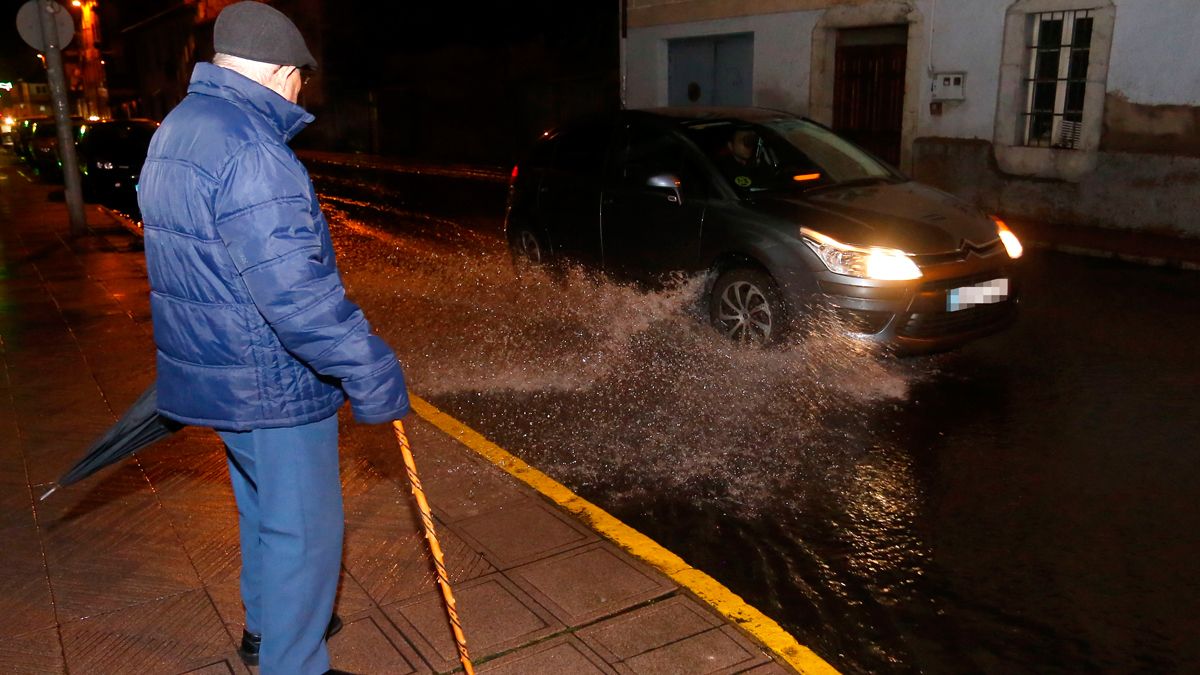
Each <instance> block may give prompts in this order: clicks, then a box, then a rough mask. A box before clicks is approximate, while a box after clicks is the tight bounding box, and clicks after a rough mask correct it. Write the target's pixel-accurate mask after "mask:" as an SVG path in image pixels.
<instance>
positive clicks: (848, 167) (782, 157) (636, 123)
mask: <svg viewBox="0 0 1200 675" xmlns="http://www.w3.org/2000/svg"><path fill="white" fill-rule="evenodd" d="M505 229H506V233H507V237H508V241H509V245H510V246H511V248H512V249H513V251H514V254H516V255H520V256H524V257H527V258H530V259H532V260H535V261H539V262H549V261H553V260H562V259H565V260H572V261H577V262H580V263H583V264H585V265H589V266H594V267H596V268H599V269H602V270H605V271H606V272H608V273H610V274H612V275H615V276H617V277H619V278H623V279H632V280H637V281H642V282H648V283H654V282H655V281H656V280H658V279H661V278H663V276H664V275H668V274H670V273H673V272H678V271H682V272H687V273H696V272H707V273H708V274H709V279H710V283H711V286H710V288H711V291H710V294H709V297H708V305H709V313H710V317H711V320H712V323H713V325H714V326H715V327H716V328H717V329H718V330H720V331H721V332H722V333H724V334H726V335H728V336H730V337H732V338H735V339H738V340H743V341H753V342H772V341H775V340H777V339H779V338H780V337H781V336H782V335H783V334H785V333H786V332H787V330H788V328H789V327H791V326H793V325H795V322H796V319H798V318H799V317H800V316H801V315H802V314H804V313H806V312H811V311H813V310H814V309H816V308H818V307H822V306H824V307H830V308H832V309H833V310H835V312H836V313H837V314H838V315H839V316H840V317H841V319H842V320H843V321H844V322H845V323H846V324H847V326H848V327H849V330H850V331H851V332H852V333H854V334H856V335H858V336H860V337H863V338H867V339H871V340H877V341H880V342H884V343H886V344H888V345H890V346H892V347H894V348H896V349H898V350H899V351H904V352H918V351H933V350H938V349H945V348H949V347H952V346H954V345H957V344H961V343H963V342H966V341H968V340H971V339H973V338H976V337H980V336H983V335H986V334H989V333H992V332H995V331H997V330H999V329H1001V328H1003V327H1004V326H1005V325H1006V324H1007V323H1009V322H1010V321H1011V319H1012V318H1013V316H1014V312H1015V308H1016V293H1015V291H1016V289H1015V286H1014V283H1013V278H1012V269H1011V268H1012V261H1013V259H1014V258H1017V257H1019V256H1020V255H1021V248H1020V243H1019V242H1018V241H1017V239H1016V237H1015V236H1013V235H1012V233H1011V232H1010V231H1009V230H1008V228H1007V227H1005V225H1004V224H1003V223H1002V222H1001V221H999V220H998V219H995V218H989V217H988V216H986V215H984V214H983V213H982V212H980V211H979V210H978V209H976V208H975V207H973V206H970V205H969V204H967V203H965V202H963V201H961V200H959V199H957V198H955V197H953V196H951V195H948V194H946V193H943V192H940V191H938V190H935V189H933V188H930V187H927V186H925V185H921V184H920V183H917V182H915V181H912V180H910V179H908V178H906V177H905V176H903V175H902V174H900V173H899V172H898V171H897V170H895V169H893V168H892V167H890V166H888V165H887V164H885V163H884V162H883V161H881V160H879V159H877V158H875V157H874V156H872V155H870V154H869V153H867V152H866V151H864V150H862V149H861V148H859V147H857V146H855V145H854V144H852V143H850V142H849V141H846V140H845V139H843V138H841V137H839V136H838V135H837V134H835V133H833V132H832V131H831V130H829V129H828V128H826V127H824V126H822V125H820V124H817V123H816V122H813V121H810V120H807V119H802V118H798V117H795V116H792V115H790V114H787V113H782V112H777V111H771V110H761V109H703V108H686V109H657V110H642V111H637V110H629V111H622V112H620V113H617V114H615V115H613V116H609V117H604V118H599V119H592V120H589V121H585V122H582V123H579V124H576V125H571V126H568V127H564V128H563V129H561V130H557V131H553V132H548V133H547V134H546V135H545V136H544V137H543V138H542V139H541V140H540V141H539V142H538V143H537V144H535V146H534V148H533V149H532V151H531V152H530V153H529V155H528V157H527V158H526V159H525V160H523V161H522V162H520V163H519V164H518V165H517V166H516V167H514V168H513V173H512V180H511V183H510V188H509V198H508V208H507V214H506V219H505Z"/></svg>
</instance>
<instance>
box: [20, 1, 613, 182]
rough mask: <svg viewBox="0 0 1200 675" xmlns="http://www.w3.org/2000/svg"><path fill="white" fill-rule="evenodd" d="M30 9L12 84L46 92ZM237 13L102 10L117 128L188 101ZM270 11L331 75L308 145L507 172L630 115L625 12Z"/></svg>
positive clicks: (403, 7)
mask: <svg viewBox="0 0 1200 675" xmlns="http://www.w3.org/2000/svg"><path fill="white" fill-rule="evenodd" d="M21 4H23V2H22V1H20V0H6V2H5V3H4V7H5V11H4V12H3V14H4V15H5V17H4V18H3V19H2V20H0V24H3V33H0V39H2V40H3V41H2V43H0V80H16V79H26V80H28V81H31V82H32V81H45V73H44V72H42V70H41V66H40V63H39V61H38V59H37V57H36V54H35V53H34V51H33V50H32V49H31V48H29V47H28V46H27V45H25V44H24V42H22V41H21V40H20V38H19V37H18V36H17V34H16V30H15V17H16V13H17V10H18V9H19V7H20V6H21ZM63 4H64V5H66V4H69V3H63ZM224 4H227V3H225V2H222V1H220V0H209V1H208V2H205V3H199V2H195V1H194V0H193V1H192V2H186V1H175V2H164V1H163V0H98V4H97V9H98V12H99V15H100V22H101V23H100V25H101V36H102V39H101V44H100V48H101V52H102V54H103V56H104V58H105V61H106V66H105V70H106V77H107V83H108V89H109V101H110V107H111V109H112V111H113V116H114V117H148V118H152V119H161V118H162V117H163V115H165V114H166V113H167V112H169V111H170V109H171V108H172V107H174V105H175V104H177V103H178V102H179V100H180V98H182V96H183V95H184V94H185V93H186V87H187V80H188V78H189V76H190V74H191V70H192V67H193V66H194V64H195V63H196V62H197V61H204V60H208V59H209V58H211V56H212V21H213V19H214V18H215V16H216V14H217V12H218V11H219V10H218V8H219V6H221V5H224ZM269 4H272V5H274V6H276V7H278V8H279V9H280V10H281V11H283V12H284V13H285V14H288V15H289V16H291V17H292V18H293V20H294V21H295V22H296V23H297V25H299V26H300V28H301V30H302V32H303V33H304V34H305V36H306V39H307V40H308V42H309V45H310V48H311V49H312V51H313V53H314V54H315V55H316V56H317V59H318V60H319V61H320V63H321V69H320V71H319V72H318V73H317V75H316V76H315V77H314V78H312V79H311V80H310V82H309V85H308V86H307V87H306V89H305V91H304V92H303V95H302V96H303V98H302V99H301V103H302V104H303V105H305V107H306V108H308V109H309V110H310V111H311V112H313V113H314V114H315V115H316V116H317V118H318V121H317V123H316V124H314V125H312V126H311V127H309V129H308V130H306V131H305V132H304V133H303V134H301V135H300V137H298V138H297V139H296V141H295V142H294V145H296V146H298V147H308V148H313V149H322V150H331V151H340V152H363V153H378V154H385V155H394V156H402V157H413V158H421V159H431V160H445V161H473V162H492V163H506V162H508V161H510V160H512V159H514V158H515V157H517V156H519V155H520V154H521V153H522V151H523V150H524V149H525V147H527V146H528V144H529V142H530V141H531V140H532V139H533V138H535V137H536V136H537V135H538V134H540V133H541V132H542V131H544V130H545V129H547V128H549V127H552V126H554V125H556V124H558V123H560V122H561V121H563V120H565V119H570V118H573V117H576V116H579V115H583V114H588V113H592V112H598V111H602V110H606V109H613V108H616V107H618V106H619V103H620V102H619V81H618V76H617V72H618V53H617V49H618V47H617V44H618V42H617V38H618V12H619V5H618V3H617V2H613V1H612V0H604V1H599V0H584V1H573V2H555V1H551V0H524V1H521V2H517V1H503V0H502V1H498V2H488V3H482V2H480V3H417V2H412V3H409V2H378V0H278V1H275V2H271V3H269ZM73 13H74V14H75V16H76V17H78V10H73ZM66 58H68V59H69V58H71V54H70V51H68V53H67V55H66Z"/></svg>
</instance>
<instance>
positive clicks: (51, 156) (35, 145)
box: [28, 117, 87, 180]
mask: <svg viewBox="0 0 1200 675" xmlns="http://www.w3.org/2000/svg"><path fill="white" fill-rule="evenodd" d="M86 129H87V122H85V121H84V120H83V119H82V118H79V117H72V118H71V132H72V137H73V138H74V139H75V141H76V142H78V141H79V138H80V135H81V134H82V133H83V132H84V131H86ZM28 152H29V157H28V161H29V163H30V164H31V165H32V166H33V168H34V169H36V170H37V172H38V175H39V176H42V177H43V178H46V179H51V180H53V179H58V178H61V177H62V157H61V156H60V155H59V153H58V125H57V124H56V123H55V121H54V120H53V119H41V120H37V121H35V122H34V123H33V124H32V125H31V126H30V136H29V151H28Z"/></svg>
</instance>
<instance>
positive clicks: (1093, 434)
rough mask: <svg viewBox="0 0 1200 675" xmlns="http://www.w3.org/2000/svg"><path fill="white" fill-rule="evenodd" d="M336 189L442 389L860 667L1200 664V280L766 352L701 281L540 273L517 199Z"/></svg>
mask: <svg viewBox="0 0 1200 675" xmlns="http://www.w3.org/2000/svg"><path fill="white" fill-rule="evenodd" d="M314 173H317V172H314ZM317 178H318V186H319V187H320V188H321V189H322V191H323V193H324V194H323V197H324V198H325V200H326V201H325V204H326V207H327V212H328V214H329V216H330V221H331V225H332V228H333V231H334V237H335V240H336V241H337V242H338V246H339V264H340V266H341V267H342V269H343V274H344V275H345V277H346V281H347V284H348V286H349V288H350V292H351V294H352V296H353V297H354V298H355V299H356V300H358V301H359V302H360V303H361V304H362V305H363V306H364V307H365V308H366V310H367V314H368V316H369V317H371V318H372V320H373V323H374V324H375V325H376V328H377V329H378V330H379V332H380V333H382V334H383V335H385V336H386V337H387V338H388V339H389V341H391V342H392V344H393V345H394V346H395V347H396V348H397V351H398V352H399V354H400V356H401V359H402V360H403V361H404V363H405V365H406V368H407V371H408V375H409V379H410V384H411V386H412V388H413V390H414V391H415V392H416V393H418V394H420V395H421V396H423V397H426V398H428V399H430V400H431V401H432V402H434V403H435V404H436V405H438V406H439V407H441V408H442V409H444V410H445V411H446V412H448V413H450V414H452V415H454V416H455V417H458V418H459V419H462V420H463V421H465V422H466V423H467V424H469V425H470V426H472V427H474V428H475V429H477V430H478V431H479V432H481V433H482V434H484V435H485V436H487V437H488V438H489V439H491V440H493V441H495V442H496V443H498V444H499V445H501V446H502V447H504V448H506V449H507V450H509V451H510V452H513V453H514V454H517V455H519V456H520V457H522V458H523V459H525V460H526V461H528V462H529V463H531V464H533V465H535V466H536V467H538V468H539V469H541V470H543V471H545V472H546V473H548V474H550V475H552V476H553V477H554V478H555V479H557V480H559V481H560V482H562V483H564V484H566V485H567V486H568V487H570V488H571V489H573V490H574V491H576V492H578V493H579V494H581V495H582V496H584V497H586V498H587V499H590V500H592V501H594V502H595V503H597V504H598V505H600V506H601V507H603V508H605V509H606V510H608V511H609V512H611V513H613V514H614V515H615V516H617V517H618V518H620V519H622V520H624V521H625V522H626V523H628V524H629V525H631V526H632V527H634V528H636V529H638V530H640V531H642V532H644V533H645V534H647V535H649V536H650V537H652V538H654V539H655V540H657V541H658V542H660V543H661V544H663V545H664V546H666V547H667V548H669V549H671V550H672V551H674V552H676V553H677V554H679V555H680V556H681V557H683V558H684V559H685V560H687V561H688V562H689V563H690V564H692V565H694V566H695V567H698V568H700V569H703V570H704V571H706V572H708V573H709V574H710V575H712V576H713V577H715V578H716V579H717V580H718V581H720V582H722V583H723V584H725V585H726V586H728V587H729V588H730V589H731V590H733V591H734V592H736V593H738V594H740V595H742V596H743V597H744V598H746V599H747V600H748V601H749V602H750V603H751V604H753V605H755V606H756V607H758V608H759V609H761V610H762V611H763V612H765V613H766V614H768V615H770V616H771V617H772V618H774V619H776V620H777V621H779V622H780V623H781V624H782V625H783V626H784V627H785V628H786V629H788V630H789V631H790V632H792V633H793V634H795V635H796V636H797V638H798V639H799V640H800V641H801V642H802V643H805V644H807V645H808V646H810V647H812V648H813V649H814V650H816V651H817V652H818V653H819V654H821V655H822V656H823V657H824V658H826V659H827V660H829V661H830V662H831V663H832V664H834V665H835V666H836V667H838V668H839V669H840V670H843V671H845V672H934V673H960V672H995V673H1007V672H1080V671H1119V672H1129V671H1153V672H1169V671H1196V670H1200V646H1198V645H1197V641H1196V640H1195V636H1196V635H1198V634H1200V619H1198V618H1197V617H1196V615H1195V612H1194V609H1195V607H1197V606H1200V575H1197V574H1196V573H1195V572H1194V569H1195V563H1194V561H1195V559H1196V558H1197V556H1200V537H1197V535H1196V532H1198V531H1200V508H1198V506H1197V500H1196V496H1195V485H1196V484H1197V482H1198V481H1200V461H1198V457H1197V455H1198V453H1200V443H1197V440H1196V439H1197V438H1200V404H1198V403H1197V402H1196V397H1195V394H1194V392H1195V390H1196V388H1197V385H1200V363H1198V362H1197V360H1196V359H1195V358H1194V356H1193V348H1192V343H1193V342H1194V338H1193V336H1194V335H1196V334H1197V333H1198V332H1200V311H1198V310H1200V300H1198V298H1200V273H1196V272H1186V271H1184V272H1180V271H1172V270H1165V269H1156V268H1149V267H1139V266H1132V265H1126V264H1121V263H1112V262H1107V261H1101V260H1095V259H1088V258H1080V257H1074V256H1067V255H1062V254H1055V253H1049V252H1042V251H1036V250H1035V251H1032V252H1031V253H1029V254H1028V255H1027V259H1026V261H1025V265H1024V267H1025V269H1024V276H1025V279H1024V283H1025V286H1024V288H1025V289H1026V290H1025V298H1024V306H1023V312H1022V316H1021V318H1020V320H1019V321H1018V323H1017V324H1016V325H1015V326H1014V327H1013V328H1012V329H1011V330H1009V331H1008V332H1006V333H1003V334H1001V335H999V336H995V337H992V338H990V339H987V340H985V341H983V342H980V343H977V344H974V345H970V346H968V347H967V348H964V349H962V350H960V351H957V352H954V353H951V354H945V355H940V356H936V357H923V358H915V359H894V358H891V357H888V356H887V355H884V354H881V353H877V352H876V351H875V350H872V349H869V348H867V347H865V346H863V345H861V344H859V343H856V342H853V341H850V340H848V339H847V338H845V337H843V336H842V335H841V333H840V331H839V330H838V327H837V326H836V325H834V324H832V323H831V322H829V321H826V320H824V319H821V318H819V317H818V318H816V319H814V320H813V321H811V322H809V324H808V325H806V326H805V329H804V330H803V331H801V332H800V335H798V336H796V337H795V339H793V340H792V341H791V342H790V343H789V344H787V345H785V346H782V347H780V348H773V349H745V348H741V347H738V346H736V345H735V344H733V343H731V342H729V341H727V340H725V339H723V338H720V337H719V336H717V335H716V334H715V333H714V332H713V331H712V330H710V329H709V328H708V327H707V325H706V324H705V323H704V321H703V319H702V316H703V313H702V311H701V310H700V309H699V307H700V302H701V296H702V293H703V283H702V280H698V279H689V280H680V282H679V283H678V284H677V285H676V286H674V287H672V288H670V289H667V290H665V291H661V292H656V293H647V292H642V291H639V290H637V289H634V288H631V287H627V286H621V285H616V284H613V283H610V282H606V281H604V280H601V279H597V278H595V277H593V276H590V275H588V274H585V273H582V272H578V271H572V272H569V273H568V274H566V275H565V276H561V277H560V276H553V277H551V276H547V275H546V274H544V273H542V272H540V271H536V270H532V271H531V270H524V271H522V272H521V273H520V274H517V273H516V270H515V269H514V267H513V265H512V263H511V261H510V259H509V256H508V253H507V251H506V250H505V249H504V247H503V245H502V242H501V240H500V239H499V237H498V227H499V223H498V218H499V216H498V214H499V209H500V204H499V203H497V202H496V201H494V200H495V198H496V193H500V199H502V190H501V189H498V186H496V185H492V184H486V185H485V184H482V183H471V182H469V181H464V182H462V183H458V184H456V185H455V186H454V187H450V186H447V184H446V181H442V182H440V183H439V182H437V181H436V180H433V179H421V180H429V181H431V182H430V183H429V184H428V185H424V186H422V187H421V188H420V189H416V190H410V191H408V192H405V193H403V194H401V195H397V193H396V192H394V191H393V190H395V185H391V186H383V187H376V188H372V187H370V186H362V185H359V184H356V183H355V182H354V180H353V178H347V177H346V176H345V175H331V176H326V177H324V178H322V177H321V176H317ZM395 180H396V181H397V182H403V181H402V179H399V178H397V179H395ZM414 180H415V179H414ZM348 188H353V189H348ZM499 188H502V186H499ZM376 204H386V206H385V207H379V206H375V205H376ZM417 452H418V456H419V448H418V449H417Z"/></svg>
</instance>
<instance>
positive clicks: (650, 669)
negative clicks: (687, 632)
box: [616, 626, 770, 675]
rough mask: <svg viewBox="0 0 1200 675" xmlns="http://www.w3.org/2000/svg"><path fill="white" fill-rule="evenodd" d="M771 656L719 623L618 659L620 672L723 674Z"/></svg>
mask: <svg viewBox="0 0 1200 675" xmlns="http://www.w3.org/2000/svg"><path fill="white" fill-rule="evenodd" d="M769 660H770V659H768V658H767V656H766V655H765V654H763V653H762V651H761V650H760V649H758V648H757V647H755V646H754V645H752V644H750V643H749V642H748V641H747V640H746V639H745V638H743V637H742V636H741V635H740V634H739V633H738V632H737V630H736V629H734V628H732V627H730V626H721V627H720V628H713V629H712V630H709V631H706V632H704V633H700V634H699V635H694V636H692V637H689V638H685V639H683V640H680V641H679V642H674V643H672V644H669V645H666V646H664V647H660V648H658V649H654V650H651V651H649V652H646V653H644V654H639V655H637V656H634V657H633V658H630V659H629V660H627V661H623V662H621V663H618V664H617V666H616V668H617V670H618V671H620V672H622V673H631V674H637V675H659V674H663V675H666V674H668V673H688V674H689V675H725V674H727V673H736V672H740V671H742V670H746V669H749V668H751V667H753V666H756V665H759V664H763V663H766V662H767V661H769Z"/></svg>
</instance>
